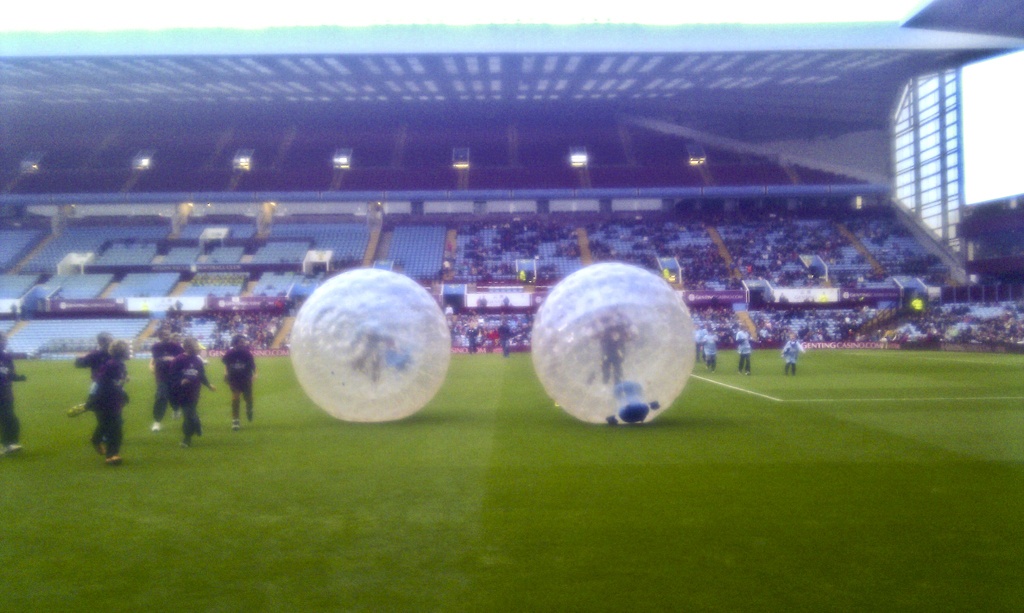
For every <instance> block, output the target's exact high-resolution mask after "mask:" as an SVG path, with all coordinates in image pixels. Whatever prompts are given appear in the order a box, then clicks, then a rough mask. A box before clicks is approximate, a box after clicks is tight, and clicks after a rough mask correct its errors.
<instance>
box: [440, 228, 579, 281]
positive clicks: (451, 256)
mask: <svg viewBox="0 0 1024 613" xmlns="http://www.w3.org/2000/svg"><path fill="white" fill-rule="evenodd" d="M579 255H580V252H579V241H578V239H577V238H576V235H575V229H574V228H572V227H571V226H569V225H559V224H550V223H544V222H541V221H539V220H535V219H527V220H521V219H516V220H512V221H508V222H503V223H495V222H486V221H477V222H467V223H464V224H461V225H460V226H459V228H458V230H457V239H456V243H455V244H454V245H452V244H449V245H448V246H446V248H445V262H444V271H445V272H444V276H445V278H446V280H451V281H454V282H456V283H460V282H462V283H465V282H480V283H492V282H498V283H504V282H513V281H516V280H517V279H518V276H517V272H518V271H517V270H516V261H517V260H535V261H536V262H537V265H538V270H537V276H538V277H545V278H548V279H554V278H557V277H558V276H559V274H558V273H559V271H558V270H557V269H556V268H555V267H554V266H552V264H551V262H549V261H548V260H558V259H566V258H579Z"/></svg>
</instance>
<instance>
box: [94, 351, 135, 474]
mask: <svg viewBox="0 0 1024 613" xmlns="http://www.w3.org/2000/svg"><path fill="white" fill-rule="evenodd" d="M130 356H131V349H130V348H129V347H128V343H126V342H125V341H115V342H114V343H113V344H112V345H111V346H110V358H109V359H107V361H106V362H105V363H104V364H103V365H102V366H100V368H99V371H98V372H97V377H96V394H95V399H94V401H93V411H95V412H96V434H95V435H94V436H93V441H97V440H99V441H102V442H101V443H100V444H97V446H96V449H97V451H99V452H101V453H103V454H104V455H105V456H106V461H107V464H109V465H111V466H117V465H118V464H120V463H121V441H122V439H123V438H124V432H123V431H124V419H123V417H122V412H123V410H124V407H125V405H126V404H128V395H127V394H126V393H125V391H124V383H125V381H126V380H127V379H128V369H127V367H126V366H125V364H124V363H125V360H127V359H128V358H129V357H130Z"/></svg>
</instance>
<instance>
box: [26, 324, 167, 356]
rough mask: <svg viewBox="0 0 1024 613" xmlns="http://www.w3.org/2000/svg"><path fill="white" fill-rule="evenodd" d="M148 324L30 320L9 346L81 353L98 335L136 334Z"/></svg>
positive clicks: (35, 351)
mask: <svg viewBox="0 0 1024 613" xmlns="http://www.w3.org/2000/svg"><path fill="white" fill-rule="evenodd" d="M148 324H149V320H147V319H48V320H35V321H29V322H27V324H26V325H25V326H24V327H23V328H22V329H21V330H19V331H18V332H17V334H13V335H11V337H10V339H9V350H10V351H11V352H13V353H25V354H28V355H32V356H38V355H39V354H41V353H81V352H84V351H88V350H90V349H92V348H93V347H94V346H95V345H96V335H97V334H99V333H100V332H109V333H111V334H113V335H114V338H118V339H125V340H131V339H134V338H136V337H137V336H138V335H139V334H140V333H141V332H142V331H143V329H145V327H146V326H147V325H148Z"/></svg>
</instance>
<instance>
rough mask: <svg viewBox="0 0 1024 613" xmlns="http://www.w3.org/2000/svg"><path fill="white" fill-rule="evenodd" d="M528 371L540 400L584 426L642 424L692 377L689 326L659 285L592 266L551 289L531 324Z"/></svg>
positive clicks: (673, 297) (618, 268)
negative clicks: (535, 381)
mask: <svg viewBox="0 0 1024 613" xmlns="http://www.w3.org/2000/svg"><path fill="white" fill-rule="evenodd" d="M531 342H532V345H533V348H532V357H533V365H534V368H535V370H536V371H537V376H538V377H539V378H540V380H541V384H542V385H543V386H544V389H545V390H546V391H547V393H548V395H549V396H551V397H552V399H554V401H555V403H556V404H558V405H559V406H561V407H562V408H563V409H564V410H565V411H566V412H567V413H569V414H570V415H572V416H574V417H576V418H577V419H580V420H582V421H585V422H589V423H608V424H613V425H616V424H636V423H645V422H649V421H651V420H653V419H655V417H657V416H658V415H660V414H661V413H662V412H663V409H664V408H666V407H668V406H670V405H671V404H672V402H673V401H674V400H675V399H676V398H677V397H678V396H679V394H680V393H681V392H682V390H683V388H684V387H685V385H686V382H687V380H688V379H689V377H690V373H691V372H692V371H693V364H694V361H695V355H696V350H695V344H694V340H693V320H692V319H691V317H690V312H689V310H688V309H687V308H686V305H685V304H683V301H682V299H681V298H680V297H679V296H678V295H677V294H676V292H675V291H673V289H672V288H671V287H670V286H669V285H668V283H666V282H665V280H664V279H662V278H661V277H659V276H658V275H655V274H654V273H651V272H648V271H646V270H643V269H641V268H637V267H636V266H631V265H628V264H620V263H602V264H594V265H592V266H588V267H586V268H583V269H581V270H579V271H577V272H575V273H573V274H571V275H569V276H568V277H566V278H565V279H563V280H562V281H561V282H559V283H558V284H557V285H556V286H555V287H554V289H553V290H552V291H551V293H550V294H549V295H548V297H547V298H546V299H545V300H544V303H543V304H542V305H541V308H540V310H539V311H538V312H537V317H536V319H535V321H534V327H533V337H532V341H531Z"/></svg>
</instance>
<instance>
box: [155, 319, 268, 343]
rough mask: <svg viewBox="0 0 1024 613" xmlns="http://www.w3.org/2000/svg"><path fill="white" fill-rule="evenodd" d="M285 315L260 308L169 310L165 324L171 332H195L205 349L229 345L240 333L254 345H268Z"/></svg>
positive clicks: (192, 333)
mask: <svg viewBox="0 0 1024 613" xmlns="http://www.w3.org/2000/svg"><path fill="white" fill-rule="evenodd" d="M283 320H284V315H282V314H279V313H269V312H263V311H235V312H230V311H228V312H223V313H202V314H192V313H184V312H180V311H178V312H169V313H168V316H167V319H165V320H164V325H165V326H168V328H169V329H170V330H171V332H172V333H175V334H181V335H182V336H195V337H196V338H197V339H198V340H199V341H200V342H201V343H202V344H203V345H204V346H205V347H206V348H207V349H215V350H219V349H228V348H229V347H230V346H231V338H232V337H233V336H235V335H236V334H241V335H243V336H245V337H246V338H247V339H249V346H250V347H252V348H253V349H270V348H271V346H272V345H273V344H274V339H275V338H276V337H277V333H278V331H279V330H280V329H281V325H282V322H283Z"/></svg>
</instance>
